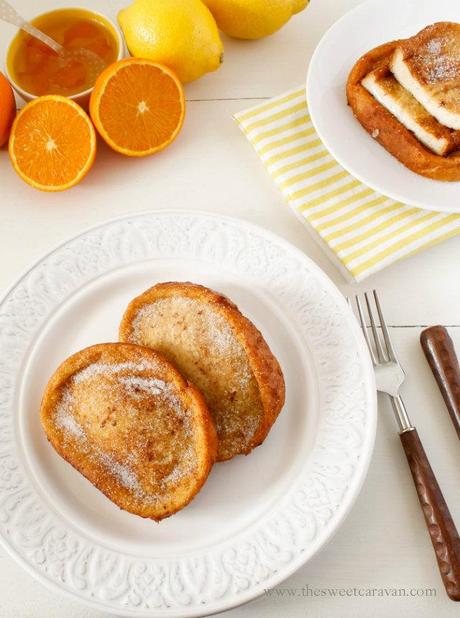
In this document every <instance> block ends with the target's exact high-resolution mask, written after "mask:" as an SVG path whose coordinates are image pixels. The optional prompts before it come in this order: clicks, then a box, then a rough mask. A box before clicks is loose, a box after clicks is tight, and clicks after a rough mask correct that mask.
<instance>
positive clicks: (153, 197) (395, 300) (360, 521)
mask: <svg viewBox="0 0 460 618" xmlns="http://www.w3.org/2000/svg"><path fill="white" fill-rule="evenodd" d="M358 3H359V0H312V3H311V5H310V7H309V8H308V10H306V11H305V12H304V13H302V14H301V15H298V16H296V17H295V18H294V19H292V21H291V22H290V23H289V24H288V25H287V26H286V27H285V28H284V29H283V30H281V31H280V32H278V33H277V34H275V35H274V36H272V37H269V38H267V39H265V40H261V41H258V42H237V41H232V40H229V39H227V38H225V39H224V44H225V61H224V64H223V67H222V68H221V69H220V70H219V71H218V72H217V73H214V74H210V75H208V76H206V77H204V78H203V79H201V80H199V81H198V82H196V83H194V84H191V85H189V86H187V89H186V94H187V99H188V110H187V119H186V122H185V127H184V129H183V132H182V134H181V135H180V137H179V139H178V140H177V142H176V143H175V144H174V145H173V146H172V147H171V148H169V149H168V150H167V151H165V152H164V153H162V154H161V155H159V156H157V157H154V158H150V159H145V160H129V159H125V158H123V157H119V156H117V155H115V154H114V153H112V152H109V151H108V150H107V149H106V148H104V147H102V146H101V147H100V151H99V153H98V157H97V161H96V164H95V166H94V168H93V171H92V172H91V174H90V175H89V176H88V177H87V179H85V181H84V182H83V183H82V184H81V185H80V186H78V187H76V188H74V189H72V190H71V191H68V192H66V193H62V194H56V195H49V194H44V193H40V192H37V191H35V190H33V189H31V188H29V187H28V186H27V185H25V184H23V183H22V182H21V181H20V180H19V179H18V178H17V177H16V175H15V174H14V172H13V170H12V168H11V167H10V164H9V161H8V157H7V153H6V152H5V151H4V150H2V151H1V152H0V204H1V210H0V212H1V214H0V247H1V253H0V258H1V259H0V290H3V289H5V288H6V287H7V286H8V285H10V284H11V283H13V281H14V280H15V279H16V278H17V277H18V275H19V274H20V273H21V272H22V270H23V269H24V268H25V267H26V266H27V265H29V264H30V263H31V262H33V261H35V260H36V259H37V258H38V257H39V256H40V255H41V254H43V253H44V252H45V251H47V250H49V249H50V248H51V247H53V246H54V245H55V244H57V243H58V242H60V241H62V240H63V239H65V238H67V237H70V236H73V235H74V234H76V233H78V232H79V231H81V230H83V229H85V228H86V227H88V226H90V225H93V224H96V223H99V222H101V221H104V220H106V219H108V218H111V217H115V216H118V215H123V214H125V213H133V212H138V211H142V210H149V209H157V208H177V207H181V208H190V209H204V210H210V211H214V212H218V213H222V214H227V215H233V216H238V217H242V218H246V219H248V220H250V221H253V222H256V223H259V224H262V225H264V226H266V227H267V228H269V229H271V230H273V231H274V232H276V233H278V234H280V235H281V236H283V237H285V238H287V239H288V240H289V241H291V242H292V243H294V244H295V245H297V246H298V247H299V248H301V249H302V250H303V251H304V252H305V253H306V254H307V255H309V256H310V257H311V258H312V259H313V260H315V261H316V262H317V263H318V264H319V265H320V266H321V268H323V269H324V270H325V271H326V273H327V274H328V275H329V276H330V277H331V279H332V280H333V281H334V282H335V283H336V284H337V285H338V287H339V288H340V289H341V290H342V291H343V293H344V294H351V293H353V292H354V291H355V290H357V289H361V290H364V289H367V288H370V287H376V288H377V289H378V290H379V291H380V294H381V297H382V299H383V302H384V307H385V310H386V313H387V316H388V321H389V323H390V324H391V330H392V335H393V338H394V341H395V344H396V346H397V349H398V351H399V352H400V356H401V360H402V362H403V364H404V366H405V368H406V370H407V373H408V380H407V385H406V386H405V387H404V395H405V399H406V403H407V406H408V408H409V411H410V414H411V416H412V418H413V421H414V422H415V423H416V424H417V426H418V428H419V432H420V435H421V437H422V440H423V441H424V444H425V448H426V450H427V452H428V455H429V457H430V460H431V463H432V465H433V468H434V469H435V472H436V474H437V475H438V480H439V482H440V484H441V486H442V489H443V491H444V494H445V497H446V499H447V501H448V503H449V506H450V509H451V512H452V514H453V516H454V518H455V519H456V521H457V524H458V526H460V490H459V480H460V444H459V443H458V439H457V437H456V435H455V433H454V431H453V428H452V426H451V423H450V420H449V418H448V415H447V412H446V410H445V409H444V407H443V402H442V399H441V396H440V395H439V393H438V392H437V390H436V387H435V383H434V380H433V378H432V376H431V374H430V372H429V370H428V366H427V364H426V361H425V359H424V357H423V356H422V352H421V349H420V345H419V335H420V332H421V330H422V329H423V327H424V326H426V325H432V324H437V323H438V324H444V325H447V326H449V328H450V333H451V335H452V337H453V339H454V341H455V342H456V344H457V346H458V349H459V350H460V286H459V285H458V265H459V264H460V238H457V239H455V238H454V239H451V240H449V241H447V242H445V243H444V244H443V245H440V246H437V247H435V248H433V249H431V250H429V251H427V252H425V253H423V254H421V255H418V256H416V257H413V258H410V259H408V260H406V261H404V262H402V263H400V264H397V265H395V266H393V267H391V268H389V269H388V270H385V271H384V272H383V273H381V274H378V275H376V276H374V277H373V278H372V279H370V280H369V281H368V282H365V283H364V284H361V285H359V286H352V285H349V284H345V283H344V280H343V279H342V277H341V275H340V274H339V272H338V271H337V270H336V268H335V267H334V266H333V265H332V264H331V263H330V262H329V261H328V259H327V258H326V257H325V255H324V254H323V253H322V251H321V250H320V249H319V248H318V247H317V246H316V244H315V243H314V242H313V240H312V239H311V238H310V236H309V234H308V233H307V232H306V231H305V230H304V229H303V227H302V225H301V223H299V222H298V221H297V220H296V219H295V218H294V216H293V215H292V214H291V213H290V212H289V210H288V208H287V206H286V205H285V204H284V203H283V201H282V199H281V196H280V194H279V193H278V191H277V189H276V188H275V186H274V184H273V182H272V180H271V179H270V178H269V177H268V175H267V174H266V172H265V170H264V169H263V167H262V165H261V163H260V162H259V161H258V159H257V157H256V155H255V153H254V152H253V150H252V148H251V146H250V145H249V143H248V142H247V141H246V140H245V138H244V137H243V135H242V134H241V133H240V131H239V130H238V129H237V127H236V125H235V123H234V121H233V120H232V117H231V114H232V113H233V112H235V111H238V110H241V109H244V108H247V107H249V106H251V105H254V104H255V103H257V101H258V100H261V99H264V98H268V97H271V96H273V95H276V94H279V93H281V92H283V91H284V90H287V89H288V88H291V87H294V86H296V85H298V84H300V83H302V82H303V81H304V78H305V73H306V69H307V65H308V61H309V58H310V55H311V53H312V51H313V49H314V47H315V45H316V44H317V42H318V41H319V39H320V38H321V36H322V35H323V33H324V32H325V30H326V29H327V28H328V27H329V26H330V25H331V24H332V23H333V22H334V21H335V20H336V19H338V18H339V17H340V16H341V15H342V14H344V13H345V12H346V11H347V10H349V9H350V8H351V7H353V6H354V5H356V4H358ZM37 4H38V3H36V2H34V1H33V0H16V2H15V5H16V6H17V8H18V9H19V10H20V11H22V12H23V14H24V15H26V16H33V15H34V14H35V13H36V12H37ZM39 4H40V11H41V10H42V9H43V10H45V9H51V8H57V7H59V6H65V5H68V4H69V3H68V2H66V1H65V0H44V1H43V2H42V3H39ZM123 4H125V2H123V0H121V1H120V0H98V1H97V2H96V1H95V0H94V1H92V2H89V0H88V1H87V6H91V7H92V8H95V9H97V10H100V11H101V12H105V13H107V14H110V15H115V14H116V11H117V9H118V8H119V7H120V6H121V5H123ZM395 19H396V17H395ZM11 35H12V30H11V28H10V27H9V26H6V25H3V24H1V25H0V51H1V52H4V49H5V48H6V43H7V41H8V39H9V38H10V36H11ZM2 57H4V53H3V54H2ZM379 408H380V410H379V414H380V422H379V427H378V434H377V442H376V447H375V453H374V457H373V460H372V464H371V467H370V471H369V475H368V478H367V480H366V482H365V485H364V489H363V491H362V493H361V495H360V497H359V498H358V500H357V503H356V505H355V507H354V509H353V510H352V513H351V515H350V516H349V517H348V519H347V521H346V522H345V524H344V525H343V526H342V528H340V530H339V532H338V533H337V534H336V536H335V537H334V538H333V540H332V541H330V543H329V545H328V546H327V547H326V548H325V549H324V550H323V551H322V552H321V553H320V554H319V555H317V556H316V557H315V558H314V559H313V560H312V561H311V562H309V563H308V564H307V565H306V566H305V567H303V568H302V569H300V570H299V571H298V572H297V573H296V574H295V575H293V576H292V577H291V578H290V579H289V580H287V581H286V582H285V583H284V584H283V585H282V587H283V588H291V589H292V590H293V592H279V594H273V595H272V596H271V597H267V596H266V597H263V598H260V599H258V600H256V601H254V602H252V603H250V604H249V605H246V606H243V607H240V608H238V609H235V610H233V611H231V612H229V613H227V614H225V615H226V616H228V618H258V617H259V616H262V615H263V616H267V617H268V618H275V617H277V616H289V617H290V618H291V617H292V618H300V617H302V618H303V617H305V616H309V617H315V618H316V617H318V618H319V617H323V616H328V617H329V616H337V617H342V616H351V615H353V616H354V617H355V618H360V617H363V618H364V617H365V616H366V617H367V616H368V615H373V616H376V617H380V616H381V617H382V618H383V617H386V616H388V615H390V614H392V615H394V616H402V615H407V616H409V617H411V616H417V617H419V618H424V617H427V618H428V617H431V616H434V615H436V616H437V617H438V618H444V617H446V618H447V617H448V616H454V615H455V616H456V615H458V611H459V608H458V606H456V605H455V604H454V603H452V602H451V601H449V600H448V599H447V596H446V595H445V593H444V590H443V586H442V583H441V580H440V577H439V574H438V570H437V566H436V563H435V559H434V554H433V551H432V548H431V544H430V541H429V538H428V535H427V533H426V530H425V524H424V521H423V518H422V515H421V513H420V509H419V506H418V502H417V498H416V494H415V491H414V488H413V485H412V480H411V478H410V475H409V471H408V468H407V464H406V461H405V457H404V454H403V452H402V449H401V446H400V443H399V438H398V436H397V433H396V431H395V423H394V421H393V418H392V413H391V411H390V409H389V406H388V405H387V402H386V401H385V400H383V399H381V400H380V401H379ZM307 586H308V587H309V588H310V589H313V588H317V589H329V588H331V589H332V588H335V589H338V588H355V587H356V588H357V589H358V588H359V589H365V588H367V589H372V588H375V589H382V588H385V587H387V588H388V589H390V590H389V592H388V593H383V594H388V595H390V596H375V597H366V596H344V597H342V596H338V595H339V593H337V596H335V597H334V596H332V595H333V594H334V593H333V592H332V593H328V592H326V593H322V594H326V595H327V596H316V597H315V596H305V595H307V594H309V593H302V591H301V590H300V589H302V588H304V587H307ZM395 588H396V589H408V590H409V589H412V588H435V589H436V593H437V594H436V596H434V597H417V596H416V597H412V596H405V597H402V596H398V597H394V596H391V595H392V592H391V589H395ZM375 594H378V593H375ZM407 594H408V595H409V593H407ZM45 616H46V618H61V617H64V616H65V618H83V617H84V618H103V616H105V614H101V613H99V612H97V611H93V610H89V609H86V608H85V607H84V606H83V605H80V604H78V603H73V602H70V601H68V600H67V599H65V598H63V597H60V596H59V595H58V594H55V593H50V592H49V591H48V590H46V589H44V588H43V587H42V586H41V585H40V584H38V583H36V582H35V581H34V580H33V579H32V578H31V577H30V576H29V575H27V574H26V573H25V572H23V571H22V569H21V568H20V567H19V566H17V565H16V564H15V563H14V562H13V560H12V559H11V558H9V557H8V556H7V555H6V553H5V552H4V551H3V550H2V549H0V617H1V618H29V617H30V618H32V617H33V618H42V617H45Z"/></svg>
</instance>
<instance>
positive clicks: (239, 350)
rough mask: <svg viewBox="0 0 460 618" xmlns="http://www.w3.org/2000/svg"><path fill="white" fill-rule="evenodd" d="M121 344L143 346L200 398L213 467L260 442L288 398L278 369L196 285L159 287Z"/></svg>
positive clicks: (145, 297)
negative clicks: (211, 430)
mask: <svg viewBox="0 0 460 618" xmlns="http://www.w3.org/2000/svg"><path fill="white" fill-rule="evenodd" d="M120 339H121V341H128V342H131V343H136V344H141V345H146V346H149V347H151V348H153V349H154V350H156V351H158V352H160V353H161V354H162V355H164V356H165V357H166V358H167V359H168V360H170V361H171V362H172V363H174V364H175V365H176V366H177V368H178V369H179V371H180V372H181V373H182V374H183V375H184V376H186V377H187V379H188V380H190V381H191V382H192V383H193V384H195V386H197V388H199V389H200V391H201V392H202V393H203V395H204V397H205V399H206V402H207V404H208V407H209V410H210V412H211V414H212V416H213V418H214V422H215V424H216V429H217V437H218V452H217V460H218V461H224V460H227V459H231V458H232V457H234V456H235V455H238V454H247V453H249V452H250V451H251V450H252V449H253V448H254V447H256V446H258V445H259V444H261V443H262V442H263V440H264V439H265V437H266V436H267V434H268V432H269V430H270V428H271V426H272V425H273V423H274V422H275V420H276V417H277V416H278V414H279V412H280V410H281V408H282V406H283V404H284V396H285V386H284V378H283V374H282V372H281V368H280V366H279V364H278V361H277V360H276V358H275V357H274V356H273V354H272V352H271V351H270V348H269V347H268V345H267V343H266V342H265V340H264V338H263V337H262V335H261V333H260V332H259V331H258V330H257V328H256V327H255V326H254V325H253V324H252V323H251V322H250V321H249V320H248V319H247V318H246V317H244V316H243V315H242V314H241V313H240V311H239V310H238V308H237V307H236V305H234V304H233V303H232V302H231V301H230V300H229V299H228V298H226V297H225V296H222V295H221V294H218V293H217V292H214V291H212V290H210V289H208V288H205V287H203V286H200V285H195V284H193V283H160V284H158V285H155V286H154V287H152V288H150V289H149V290H147V291H146V292H144V293H143V294H141V295H140V296H138V297H137V298H135V299H134V300H133V301H132V302H131V303H130V304H129V306H128V308H127V310H126V312H125V314H124V316H123V319H122V322H121V325H120Z"/></svg>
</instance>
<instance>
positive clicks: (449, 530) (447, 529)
mask: <svg viewBox="0 0 460 618" xmlns="http://www.w3.org/2000/svg"><path fill="white" fill-rule="evenodd" d="M399 435H400V438H401V442H402V445H403V447H404V451H405V453H406V457H407V461H408V463H409V467H410V470H411V472H412V476H413V478H414V482H415V488H416V490H417V494H418V499H419V501H420V505H421V507H422V510H423V515H424V516H425V522H426V525H427V528H428V532H429V533H430V537H431V542H432V543H433V548H434V552H435V554H436V559H437V561H438V566H439V570H440V572H441V577H442V581H443V582H444V586H445V588H446V591H447V594H448V595H449V597H450V598H451V599H452V600H453V601H460V538H459V536H458V532H457V528H456V527H455V524H454V521H453V519H452V516H451V514H450V512H449V508H448V507H447V504H446V501H445V500H444V496H443V495H442V492H441V489H440V487H439V485H438V482H437V480H436V477H435V475H434V472H433V470H432V469H431V466H430V462H429V461H428V458H427V456H426V453H425V449H424V448H423V445H422V443H421V442H420V438H419V437H418V433H417V430H416V429H409V430H406V431H404V432H403V433H401V434H399Z"/></svg>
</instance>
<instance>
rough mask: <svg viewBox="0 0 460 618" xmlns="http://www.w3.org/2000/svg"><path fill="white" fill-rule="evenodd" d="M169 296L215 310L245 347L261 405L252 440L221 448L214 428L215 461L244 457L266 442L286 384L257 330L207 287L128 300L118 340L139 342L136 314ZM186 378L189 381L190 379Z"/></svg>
mask: <svg viewBox="0 0 460 618" xmlns="http://www.w3.org/2000/svg"><path fill="white" fill-rule="evenodd" d="M171 297H186V298H189V299H194V300H196V301H198V302H200V303H202V304H203V306H211V307H212V308H213V310H214V311H216V312H218V313H219V314H220V315H221V316H223V318H224V319H225V321H226V323H227V324H228V325H229V326H230V327H231V330H232V332H233V334H234V336H235V337H236V338H237V340H238V341H239V343H240V344H241V346H242V347H243V348H244V351H245V354H246V356H247V359H248V361H249V365H250V368H251V370H252V373H253V375H254V377H255V380H256V382H257V386H258V393H259V397H260V401H261V404H262V414H261V416H260V419H259V422H258V427H257V430H256V431H255V433H254V434H253V436H252V439H251V440H250V441H249V442H247V443H246V445H245V446H244V447H239V448H238V449H232V448H223V447H222V443H223V441H224V438H223V435H222V433H220V440H219V424H218V425H217V432H218V442H219V443H220V446H221V448H220V449H218V455H217V461H225V460H227V459H231V458H232V457H233V456H235V455H237V454H247V453H249V452H250V451H251V450H252V449H253V448H255V447H256V446H258V445H259V444H261V443H262V442H263V441H264V440H265V438H266V436H267V434H268V432H269V431H270V428H271V427H272V425H273V423H274V422H275V420H276V418H277V416H278V414H279V412H280V411H281V409H282V407H283V405H284V400H285V384H284V378H283V374H282V371H281V368H280V365H279V363H278V361H277V360H276V358H275V357H274V355H273V354H272V352H271V350H270V348H269V346H268V344H267V343H266V341H265V339H264V338H263V336H262V334H261V333H260V332H259V330H258V329H257V328H256V327H255V326H254V324H252V322H251V321H250V320H248V319H247V318H246V317H245V316H243V315H242V314H241V312H240V311H239V309H238V308H237V306H236V305H235V304H234V303H233V302H232V301H231V300H229V299H228V298H227V297H226V296H223V295H222V294H219V293H217V292H215V291H213V290H210V289H209V288H206V287H204V286H201V285H197V284H193V283H175V282H169V283H160V284H157V285H155V286H153V287H152V288H150V289H149V290H147V291H146V292H144V293H143V294H141V295H140V296H138V297H137V298H135V299H134V300H133V301H131V303H130V304H129V306H128V308H127V309H126V311H125V314H124V316H123V319H122V321H121V324H120V333H119V334H120V340H121V341H136V342H140V341H139V339H138V337H139V332H136V318H137V316H138V314H139V312H140V311H141V310H142V309H143V308H144V307H147V306H149V305H151V304H153V303H155V302H157V301H158V300H160V299H165V298H168V299H169V298H171ZM137 331H139V329H137ZM142 343H143V344H147V345H148V343H146V341H142ZM161 352H162V353H163V354H166V355H167V356H168V358H170V357H169V355H168V353H167V352H168V351H167V350H165V349H164V348H161ZM208 353H209V354H211V355H212V354H213V350H212V349H211V350H208ZM170 360H171V358H170ZM175 360H176V362H177V364H178V366H179V368H180V370H181V372H182V373H183V374H184V375H186V376H187V370H186V368H184V365H181V362H180V361H181V359H177V357H176V358H175ZM173 362H174V360H173ZM187 377H189V379H191V378H190V376H187ZM198 386H199V387H200V388H201V390H202V392H203V394H204V396H205V399H206V400H207V401H208V406H209V408H210V411H211V414H213V413H214V414H215V410H213V406H212V405H211V404H210V401H209V399H210V398H209V393H207V392H206V389H205V388H203V386H202V385H201V384H198ZM215 418H216V417H215Z"/></svg>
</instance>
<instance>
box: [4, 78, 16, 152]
mask: <svg viewBox="0 0 460 618" xmlns="http://www.w3.org/2000/svg"><path fill="white" fill-rule="evenodd" d="M15 115H16V101H15V100H14V94H13V89H12V88H11V86H10V83H9V81H8V80H7V79H6V77H5V76H4V75H3V73H1V72H0V147H1V146H3V144H4V143H5V142H6V141H7V139H8V136H9V134H10V129H11V125H12V124H13V120H14V117H15Z"/></svg>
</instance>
